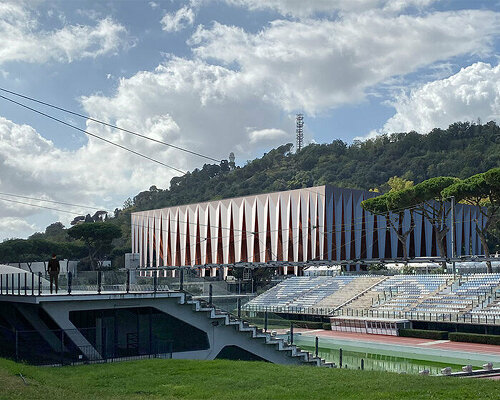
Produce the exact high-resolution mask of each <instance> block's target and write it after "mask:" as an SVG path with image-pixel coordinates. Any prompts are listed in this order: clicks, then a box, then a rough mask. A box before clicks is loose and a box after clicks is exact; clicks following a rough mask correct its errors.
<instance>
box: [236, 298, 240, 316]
mask: <svg viewBox="0 0 500 400" xmlns="http://www.w3.org/2000/svg"><path fill="white" fill-rule="evenodd" d="M237 303H238V318H241V297H238V300H237Z"/></svg>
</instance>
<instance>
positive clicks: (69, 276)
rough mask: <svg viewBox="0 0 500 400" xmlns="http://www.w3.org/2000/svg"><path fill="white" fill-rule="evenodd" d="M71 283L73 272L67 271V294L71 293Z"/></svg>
mask: <svg viewBox="0 0 500 400" xmlns="http://www.w3.org/2000/svg"><path fill="white" fill-rule="evenodd" d="M72 285H73V274H72V272H71V271H68V294H71V286H72Z"/></svg>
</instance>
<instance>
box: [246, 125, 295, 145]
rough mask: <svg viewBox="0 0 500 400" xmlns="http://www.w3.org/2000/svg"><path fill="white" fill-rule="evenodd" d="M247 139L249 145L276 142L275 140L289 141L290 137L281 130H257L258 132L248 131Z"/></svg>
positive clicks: (288, 133)
mask: <svg viewBox="0 0 500 400" xmlns="http://www.w3.org/2000/svg"><path fill="white" fill-rule="evenodd" d="M248 138H249V139H250V143H262V142H269V141H272V142H276V140H282V141H285V140H290V139H292V135H291V134H290V132H285V131H284V130H282V129H276V128H271V129H259V130H249V132H248Z"/></svg>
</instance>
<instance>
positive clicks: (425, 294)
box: [246, 274, 500, 318]
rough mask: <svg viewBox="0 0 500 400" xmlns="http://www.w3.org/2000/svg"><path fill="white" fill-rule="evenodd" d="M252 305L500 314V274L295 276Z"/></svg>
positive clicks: (290, 308)
mask: <svg viewBox="0 0 500 400" xmlns="http://www.w3.org/2000/svg"><path fill="white" fill-rule="evenodd" d="M246 307H247V308H248V309H254V310H256V309H260V310H262V309H265V308H268V309H272V308H276V307H281V308H284V309H287V310H286V311H287V312H292V313H294V312H298V313H300V312H303V310H308V312H310V311H311V309H312V310H313V311H312V312H313V313H314V309H322V310H327V312H331V311H332V312H333V310H337V309H344V308H345V309H351V310H373V311H374V312H375V310H377V311H383V312H389V313H391V312H412V313H413V312H417V313H425V314H427V315H431V314H432V315H437V316H440V315H441V316H443V315H446V316H450V315H454V314H456V315H458V316H460V317H462V316H463V315H478V316H483V317H486V316H498V317H499V318H500V274H471V275H463V276H460V277H457V278H455V279H454V278H453V275H450V274H442V275H395V276H374V275H371V276H370V275H350V276H316V277H309V276H302V277H290V278H287V279H285V280H284V281H282V282H281V283H279V284H277V285H276V286H274V287H272V288H271V289H269V290H268V291H266V292H265V293H263V294H261V295H260V296H257V297H256V298H254V299H253V300H251V301H250V302H249V303H247V306H246Z"/></svg>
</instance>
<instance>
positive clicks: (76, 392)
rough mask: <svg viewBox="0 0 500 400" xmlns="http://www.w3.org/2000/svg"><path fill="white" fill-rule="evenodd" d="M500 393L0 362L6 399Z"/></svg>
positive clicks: (219, 366)
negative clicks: (36, 365) (20, 374)
mask: <svg viewBox="0 0 500 400" xmlns="http://www.w3.org/2000/svg"><path fill="white" fill-rule="evenodd" d="M19 373H22V375H23V376H24V377H25V379H26V381H27V383H28V384H27V385H25V384H24V382H23V380H22V379H21V377H20V376H19ZM499 398H500V382H499V381H490V380H476V379H458V378H446V377H424V376H414V375H397V374H392V373H387V372H371V371H355V370H338V369H323V368H314V367H288V366H280V365H273V364H268V363H261V362H241V361H224V360H218V361H187V360H159V359H152V360H142V361H130V362H121V363H114V364H102V365H84V366H78V367H63V368H51V367H33V366H28V365H24V364H16V363H15V362H12V361H9V360H4V359H0V399H8V400H15V399H23V400H24V399H30V400H31V399H49V400H58V399H61V400H62V399H64V400H67V399H231V400H232V399H238V400H244V399H249V400H250V399H251V400H266V399H315V400H316V399H342V400H347V399H356V400H367V399H409V400H416V399H446V400H449V399H454V400H460V399H495V400H498V399H499Z"/></svg>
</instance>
